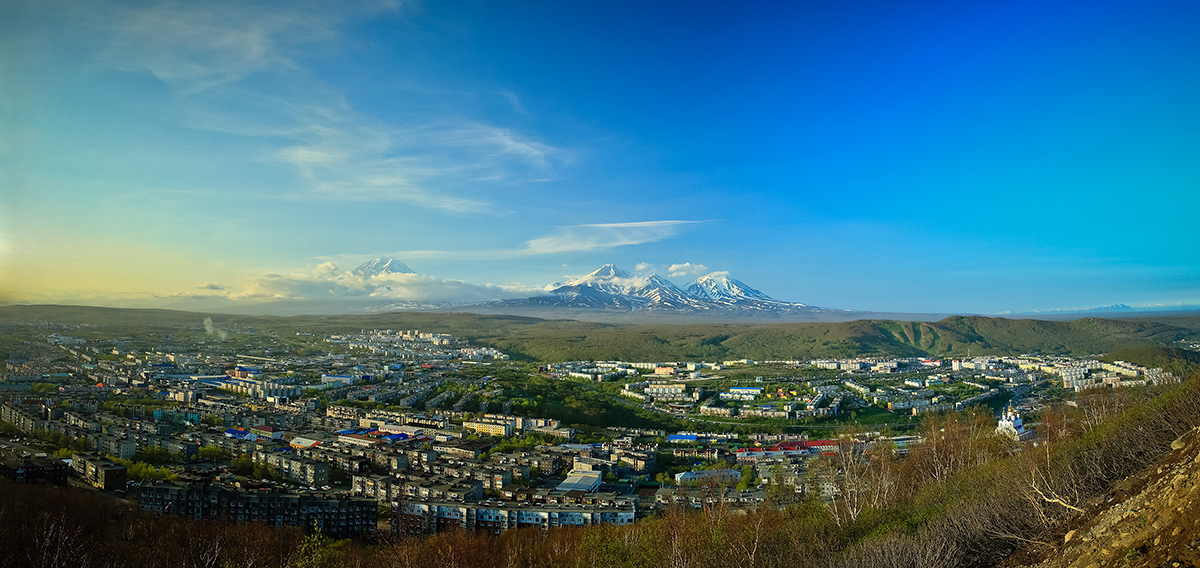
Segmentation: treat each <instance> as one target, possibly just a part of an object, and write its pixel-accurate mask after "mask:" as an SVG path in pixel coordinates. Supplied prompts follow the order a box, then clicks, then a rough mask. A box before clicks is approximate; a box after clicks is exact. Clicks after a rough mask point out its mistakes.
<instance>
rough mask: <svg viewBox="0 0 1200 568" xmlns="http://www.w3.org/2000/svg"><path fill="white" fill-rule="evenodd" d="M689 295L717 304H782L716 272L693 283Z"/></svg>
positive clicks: (727, 274)
mask: <svg viewBox="0 0 1200 568" xmlns="http://www.w3.org/2000/svg"><path fill="white" fill-rule="evenodd" d="M687 293H688V295H690V296H693V297H696V298H704V299H706V300H713V301H717V302H744V301H746V300H757V301H761V302H775V303H781V302H779V300H776V299H774V298H772V297H770V296H768V295H766V294H763V293H762V292H759V291H758V290H755V289H754V288H751V287H749V286H747V285H746V283H745V282H742V281H741V280H737V279H735V278H730V277H729V273H727V272H714V273H712V274H708V275H706V276H701V277H699V278H697V279H696V281H695V282H692V283H691V285H689V286H688V287H687ZM799 305H803V304H799Z"/></svg>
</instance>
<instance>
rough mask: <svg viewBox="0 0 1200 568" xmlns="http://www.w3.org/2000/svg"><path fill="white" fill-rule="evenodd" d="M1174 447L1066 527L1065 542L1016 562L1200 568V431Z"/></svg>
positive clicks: (1062, 567) (1056, 566) (1063, 567)
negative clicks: (1155, 463) (1156, 463)
mask: <svg viewBox="0 0 1200 568" xmlns="http://www.w3.org/2000/svg"><path fill="white" fill-rule="evenodd" d="M1171 447H1172V450H1171V452H1170V453H1169V454H1167V456H1166V457H1164V458H1163V460H1162V461H1161V462H1160V463H1159V464H1158V466H1157V467H1155V468H1153V469H1151V470H1150V471H1148V472H1147V473H1145V474H1143V475H1142V476H1140V477H1137V478H1130V479H1127V480H1126V481H1125V482H1123V483H1122V484H1121V485H1120V486H1118V487H1117V489H1116V491H1114V493H1113V495H1112V497H1111V498H1109V499H1108V500H1107V501H1106V502H1104V503H1101V504H1100V505H1098V506H1096V507H1094V508H1093V509H1092V510H1091V511H1089V514H1088V515H1086V516H1085V517H1083V518H1082V519H1079V520H1076V521H1075V522H1073V523H1071V525H1070V526H1069V527H1066V528H1067V529H1069V530H1066V532H1065V534H1062V536H1061V539H1062V540H1061V541H1060V542H1061V544H1059V545H1058V546H1056V547H1054V548H1053V549H1049V548H1047V547H1039V548H1041V550H1037V551H1036V552H1034V551H1033V550H1028V549H1027V550H1025V551H1023V552H1024V554H1022V553H1020V552H1019V553H1018V554H1017V555H1014V557H1013V558H1010V560H1015V559H1016V558H1021V559H1022V560H1023V561H1025V562H1030V561H1033V563H1032V564H1026V566H1038V567H1041V568H1068V567H1070V568H1085V567H1109V566H1112V567H1126V566H1128V567H1133V568H1137V567H1153V568H1158V567H1172V568H1184V567H1200V429H1196V430H1192V431H1191V432H1189V433H1188V434H1185V435H1184V436H1182V437H1180V438H1179V439H1178V440H1176V441H1175V442H1173V443H1172V445H1171ZM1022 557H1023V558H1022ZM1031 557H1032V558H1031ZM1037 557H1040V558H1041V561H1040V562H1038V561H1037V560H1034V558H1037ZM1010 565H1016V564H1015V563H1013V564H1010Z"/></svg>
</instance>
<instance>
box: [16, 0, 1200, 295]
mask: <svg viewBox="0 0 1200 568" xmlns="http://www.w3.org/2000/svg"><path fill="white" fill-rule="evenodd" d="M1198 10H1200V8H1197V7H1196V6H1194V5H1191V4H1187V3H1183V2H1174V3H1173V2H1154V3H1132V2H1102V3H1095V4H1089V5H1087V6H1079V5H1076V4H1075V3H1069V2H1050V3H1045V2H1037V3H1035V2H1016V3H1012V2H1009V3H999V2H991V3H983V4H972V5H969V6H961V5H954V4H952V3H928V4H924V5H921V6H896V5H891V4H889V3H883V2H872V3H866V4H860V5H855V6H848V5H838V4H833V3H828V4H807V5H791V4H784V3H780V4H764V5H756V6H749V7H747V6H732V5H723V4H718V3H700V4H696V3H687V4H682V3H678V4H666V3H664V4H656V5H653V6H643V5H638V4H634V3H616V4H613V3H609V4H604V5H602V6H601V5H597V6H588V5H555V4H535V3H521V4H518V5H515V6H511V5H505V6H496V5H489V4H485V3H462V4H454V5H450V4H442V3H413V2H375V3H370V2H364V3H355V4H352V5H350V6H341V5H336V6H335V5H327V4H324V3H321V2H295V3H289V4H287V5H272V4H258V3H244V2H200V3H193V4H185V3H174V2H135V3H130V2H111V3H105V2H97V3H89V4H87V5H73V4H72V3H65V2H63V3H56V2H29V1H16V2H9V3H5V5H4V6H0V72H2V73H3V76H4V77H6V80H5V81H3V84H2V86H0V124H2V125H4V128H2V130H3V131H4V132H5V134H2V135H0V186H3V187H4V188H5V189H3V190H2V191H0V266H2V267H3V270H0V272H2V273H3V276H0V302H4V303H81V304H96V305H131V306H132V305H136V306H144V307H152V306H168V305H169V306H172V307H187V306H188V305H196V306H203V305H211V304H212V303H213V302H217V301H221V302H234V303H243V304H249V303H254V302H262V301H273V300H278V299H294V300H298V301H300V300H328V299H331V296H330V295H331V294H332V295H336V294H339V293H341V292H339V291H340V290H342V288H337V287H336V286H334V284H337V283H338V282H339V279H340V278H342V275H343V274H345V273H346V272H347V271H350V270H351V269H353V268H354V267H355V266H358V265H359V264H361V263H362V262H365V261H367V260H370V259H372V258H376V257H380V256H384V255H391V256H394V257H396V258H398V259H400V260H402V261H403V262H404V263H405V264H407V265H408V266H409V267H411V269H412V270H414V271H415V272H416V273H417V274H415V275H404V276H399V277H397V278H396V282H395V284H396V285H395V286H394V287H391V288H389V289H388V291H387V292H386V293H387V294H388V295H389V298H388V299H396V300H405V299H413V300H417V301H419V300H423V299H428V298H445V299H451V300H457V301H462V302H469V301H482V300H486V299H495V298H503V297H521V296H522V295H530V294H532V293H536V292H538V291H540V290H543V289H544V287H545V286H546V285H547V284H550V283H552V282H559V281H564V280H567V279H569V278H571V277H575V276H579V275H583V274H587V273H588V272H591V271H592V270H594V269H595V268H597V267H598V266H600V265H602V264H608V263H612V264H616V265H618V266H621V267H624V268H626V269H629V270H634V271H635V272H636V273H637V274H638V275H641V276H644V275H647V274H649V273H651V272H657V273H658V274H660V275H662V276H665V277H668V278H671V279H672V280H673V281H675V282H676V283H683V282H686V281H688V280H691V279H693V278H695V277H697V276H700V275H703V274H707V273H710V272H719V271H727V272H729V273H730V274H732V275H733V277H735V278H738V279H740V280H743V281H745V282H747V283H749V284H750V285H752V286H754V287H756V288H758V289H759V290H762V291H763V292H765V293H766V294H768V295H770V296H772V297H774V298H778V299H780V300H785V301H792V302H803V303H806V304H810V305H815V306H825V307H831V308H843V309H855V310H874V311H889V312H921V313H951V312H961V313H1000V312H1015V313H1021V312H1032V311H1038V310H1053V309H1062V308H1091V307H1097V306H1102V305H1109V304H1117V303H1123V304H1128V305H1130V306H1132V307H1134V308H1150V307H1168V306H1176V305H1178V306H1188V305H1190V306H1195V305H1200V255H1198V254H1197V252H1196V237H1197V236H1198V234H1197V231H1196V229H1195V228H1194V227H1195V222H1194V219H1193V217H1194V215H1195V213H1196V212H1197V211H1200V191H1197V189H1198V188H1200V183H1198V182H1200V164H1197V163H1196V162H1195V160H1194V156H1195V155H1196V154H1197V150H1200V108H1196V106H1195V105H1194V101H1195V100H1197V99H1198V98H1200V77H1197V76H1196V75H1195V73H1194V72H1193V70H1194V69H1195V68H1197V67H1198V66H1200V65H1198V64H1200V61H1197V59H1200V38H1198V37H1196V36H1195V34H1194V33H1193V31H1192V27H1193V26H1192V25H1191V23H1193V22H1195V21H1196V18H1197V16H1198V15H1200V14H1198ZM359 292H361V290H359ZM206 302H207V303H208V304H206Z"/></svg>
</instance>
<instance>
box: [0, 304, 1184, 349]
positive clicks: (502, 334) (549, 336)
mask: <svg viewBox="0 0 1200 568" xmlns="http://www.w3.org/2000/svg"><path fill="white" fill-rule="evenodd" d="M206 318H209V319H211V323H212V325H214V326H216V327H217V328H225V327H231V326H237V327H241V328H253V329H257V330H261V331H267V332H282V333H288V332H293V331H311V332H318V333H346V332H356V331H358V330H361V329H389V328H390V329H421V330H426V331H437V332H441V333H450V334H453V335H456V336H459V337H463V338H466V339H469V340H471V341H474V342H477V343H480V344H483V345H488V346H492V347H496V348H498V349H500V350H502V351H504V352H505V353H508V354H510V355H511V356H513V357H514V358H515V359H521V360H528V361H534V360H536V361H564V360H574V359H595V360H606V359H625V360H643V361H652V360H658V361H677V360H707V361H721V360H729V359H756V360H781V359H782V360H787V359H813V358H822V357H857V356H865V357H945V356H952V357H962V356H967V355H968V354H969V355H989V354H990V355H1012V354H1021V353H1035V352H1039V353H1053V354H1063V355H1086V354H1094V353H1106V352H1111V351H1114V350H1117V349H1123V348H1130V347H1138V346H1147V345H1167V344H1170V343H1173V342H1176V341H1179V340H1181V339H1187V338H1192V337H1197V336H1200V332H1197V330H1196V329H1194V328H1189V327H1183V326H1179V325H1173V324H1172V323H1160V322H1154V321H1147V320H1106V319H1097V318H1084V319H1079V320H1074V321H1043V320H1032V319H1021V320H1014V319H1005V318H989V317H982V316H952V317H948V318H945V319H942V320H940V321H936V322H910V321H895V320H857V321H849V322H833V323H785V324H746V323H722V324H690V325H666V324H660V325H634V324H604V323H595V322H581V321H575V320H543V319H537V318H527V317H518V316H502V315H480V314H441V313H428V312H391V313H385V314H371V315H342V316H291V317H277V316H243V315H228V314H200V313H192V312H176V311H170V310H134V309H117V308H92V307H79V306H7V307H0V324H4V323H15V322H30V321H35V320H46V321H59V322H64V323H87V324H94V325H100V326H130V327H131V328H133V327H137V328H139V329H142V330H143V331H145V330H148V329H149V330H153V329H154V328H167V329H188V328H193V329H199V328H200V327H201V326H202V324H203V322H204V320H205V319H206ZM1168 321H1169V320H1168Z"/></svg>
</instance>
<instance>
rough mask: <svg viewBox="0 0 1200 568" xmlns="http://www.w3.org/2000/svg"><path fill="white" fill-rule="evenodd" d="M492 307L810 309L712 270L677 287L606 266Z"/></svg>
mask: <svg viewBox="0 0 1200 568" xmlns="http://www.w3.org/2000/svg"><path fill="white" fill-rule="evenodd" d="M495 305H506V306H524V307H539V308H549V307H555V308H560V307H561V308H583V309H593V310H597V309H598V310H610V311H623V312H630V311H643V310H650V311H658V312H665V313H714V314H715V313H724V314H727V315H728V314H738V315H743V316H745V315H750V316H755V315H763V316H765V317H779V316H789V315H791V316H794V315H797V314H811V313H815V312H819V311H821V310H822V308H814V307H811V306H806V305H804V304H798V303H793V302H781V301H779V300H775V299H773V298H771V297H770V296H767V295H766V294H763V293H762V292H759V291H758V290H755V289H754V288H751V287H749V286H747V285H746V284H744V283H742V282H740V281H738V280H734V279H733V278H730V277H729V274H728V273H726V272H714V273H712V274H709V275H707V276H703V277H701V278H699V279H697V280H696V281H695V282H693V283H692V284H691V286H688V288H687V290H686V291H685V290H681V289H680V288H679V287H678V286H676V285H675V284H674V283H672V282H671V281H670V280H667V279H666V278H663V277H662V276H659V275H657V274H650V275H649V276H635V275H633V274H631V273H629V272H626V271H624V270H621V269H620V268H617V267H616V266H613V265H611V264H606V265H604V266H601V267H600V268H599V269H597V270H595V271H593V272H592V273H591V274H588V275H587V276H581V277H579V278H575V279H574V280H570V281H568V282H567V283H566V284H555V285H552V286H548V287H547V289H546V292H545V293H544V294H543V295H541V296H535V297H532V298H527V299H524V300H506V301H503V302H498V303H496V304H495Z"/></svg>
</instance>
